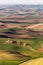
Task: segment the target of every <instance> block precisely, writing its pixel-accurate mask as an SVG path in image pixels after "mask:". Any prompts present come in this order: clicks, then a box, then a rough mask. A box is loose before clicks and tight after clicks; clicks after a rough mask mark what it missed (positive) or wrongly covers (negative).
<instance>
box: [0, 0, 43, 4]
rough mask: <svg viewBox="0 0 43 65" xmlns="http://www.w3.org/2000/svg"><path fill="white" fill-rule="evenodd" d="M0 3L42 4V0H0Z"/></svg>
mask: <svg viewBox="0 0 43 65" xmlns="http://www.w3.org/2000/svg"><path fill="white" fill-rule="evenodd" d="M0 4H43V0H0Z"/></svg>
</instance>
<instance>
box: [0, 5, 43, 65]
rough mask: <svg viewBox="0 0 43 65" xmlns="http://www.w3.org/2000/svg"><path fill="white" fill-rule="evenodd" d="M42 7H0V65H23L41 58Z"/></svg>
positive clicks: (42, 46) (42, 41)
mask: <svg viewBox="0 0 43 65" xmlns="http://www.w3.org/2000/svg"><path fill="white" fill-rule="evenodd" d="M40 6H41V8H40ZM42 6H43V5H34V6H33V5H12V6H10V5H9V6H8V5H6V6H4V5H2V6H1V7H0V65H22V63H23V65H24V64H25V62H26V61H27V63H28V62H29V61H30V63H31V61H32V60H33V59H36V60H37V58H39V59H38V60H40V58H41V59H42V58H43V8H42ZM36 60H35V61H36ZM42 61H43V60H42ZM32 62H34V60H33V61H32ZM25 65H26V64H25Z"/></svg>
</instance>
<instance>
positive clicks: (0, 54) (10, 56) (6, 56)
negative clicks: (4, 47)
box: [0, 51, 22, 60]
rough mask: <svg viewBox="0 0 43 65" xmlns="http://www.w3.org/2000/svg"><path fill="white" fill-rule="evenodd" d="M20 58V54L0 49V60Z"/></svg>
mask: <svg viewBox="0 0 43 65" xmlns="http://www.w3.org/2000/svg"><path fill="white" fill-rule="evenodd" d="M20 58H22V55H19V54H12V53H9V52H6V51H0V60H18V59H20Z"/></svg>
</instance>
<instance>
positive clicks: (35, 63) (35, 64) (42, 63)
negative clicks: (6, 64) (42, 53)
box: [20, 58, 43, 65]
mask: <svg viewBox="0 0 43 65" xmlns="http://www.w3.org/2000/svg"><path fill="white" fill-rule="evenodd" d="M20 65H43V58H38V59H33V60H29V61H27V62H24V63H21V64H20Z"/></svg>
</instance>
